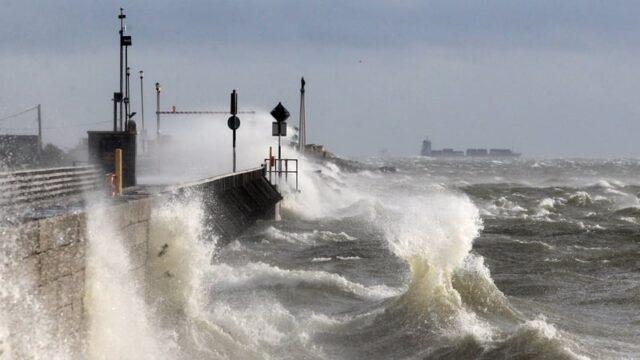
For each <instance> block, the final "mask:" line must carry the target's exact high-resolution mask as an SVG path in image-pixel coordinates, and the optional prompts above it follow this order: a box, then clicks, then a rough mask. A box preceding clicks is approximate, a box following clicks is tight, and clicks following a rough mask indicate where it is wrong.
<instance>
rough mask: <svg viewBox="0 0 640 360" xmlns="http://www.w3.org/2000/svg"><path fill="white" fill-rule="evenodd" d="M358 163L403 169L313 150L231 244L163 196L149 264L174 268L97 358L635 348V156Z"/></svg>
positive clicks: (408, 355)
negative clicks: (349, 165)
mask: <svg viewBox="0 0 640 360" xmlns="http://www.w3.org/2000/svg"><path fill="white" fill-rule="evenodd" d="M364 162H366V163H368V164H369V165H372V166H371V168H372V169H375V168H379V167H386V168H387V169H388V168H395V169H397V171H395V172H377V171H370V170H363V171H355V172H353V171H351V172H345V171H342V170H340V168H339V167H338V166H336V165H334V164H332V163H326V162H307V163H306V169H305V171H304V173H303V174H302V175H301V179H300V188H301V191H300V192H296V191H293V190H292V189H289V190H287V188H286V186H285V185H282V186H281V188H282V190H283V191H284V192H285V200H284V201H283V203H282V206H281V220H279V221H264V222H260V223H258V224H257V225H256V226H254V227H253V228H251V229H250V230H249V232H247V233H246V234H244V235H243V236H241V237H240V238H238V239H234V240H233V241H231V242H229V243H226V244H225V243H217V242H216V241H215V239H214V241H211V240H204V239H205V238H207V239H210V238H211V236H206V237H205V236H203V234H205V233H206V232H207V231H209V230H207V229H208V225H207V224H203V223H202V222H201V221H199V214H200V210H199V209H198V207H197V205H194V204H173V205H171V206H168V207H167V208H165V209H158V210H157V211H156V212H157V213H156V220H155V225H153V229H152V236H153V237H154V241H156V244H155V245H154V246H157V247H158V249H161V248H162V246H164V245H165V244H168V251H167V255H166V256H164V257H163V258H162V260H161V261H159V262H158V263H157V264H156V265H155V266H156V267H157V273H159V274H166V276H163V277H161V278H160V280H158V284H156V285H155V286H154V288H153V289H151V290H149V291H150V298H151V299H154V300H153V301H147V302H146V305H144V306H143V305H142V303H141V304H140V308H139V309H138V310H130V307H129V305H127V304H128V303H127V302H129V301H131V300H130V299H126V301H125V300H123V301H124V302H123V304H122V309H117V308H116V310H115V311H117V312H121V311H136V315H135V316H138V317H140V316H142V315H141V314H144V316H143V317H144V319H142V318H140V319H139V322H136V324H135V325H132V324H130V323H129V322H127V321H125V323H122V324H119V325H118V324H115V325H114V324H111V323H109V324H107V325H105V326H104V329H107V330H109V331H113V329H114V327H115V328H116V329H117V328H118V326H120V327H123V329H121V330H116V331H129V333H130V334H131V337H126V338H125V339H123V338H118V337H113V336H111V337H109V336H106V337H105V336H102V337H100V339H98V340H97V341H95V342H92V344H94V345H95V346H98V348H97V349H98V350H99V351H98V353H102V352H103V351H107V352H110V351H114V352H116V353H125V354H131V352H134V353H135V352H136V351H140V353H139V355H143V354H144V355H145V356H146V355H149V354H153V356H152V357H158V358H203V359H204V358H228V359H248V358H256V359H262V358H269V359H585V358H592V359H606V358H611V359H618V358H635V357H637V356H638V354H639V353H640V345H639V344H638V341H637V340H638V339H639V338H640V313H639V312H638V306H639V305H640V287H639V285H638V284H640V273H639V271H638V270H639V269H640V246H639V243H638V240H639V238H640V237H639V235H640V224H639V222H640V201H639V199H638V194H639V193H640V185H638V180H637V179H638V178H639V176H640V162H638V161H635V160H618V161H608V160H606V161H605V160H544V161H541V160H539V161H536V160H518V159H513V160H493V161H492V160H477V161H471V160H429V159H426V158H405V159H396V160H382V159H367V160H364ZM214 238H215V236H214ZM105 276H106V275H105ZM108 276H112V275H108ZM107 281H109V282H111V284H112V285H111V286H115V287H117V288H116V289H114V291H113V293H124V294H125V295H124V296H128V295H127V294H128V292H122V291H121V290H120V289H119V287H120V286H121V285H120V284H119V281H118V280H117V279H113V278H109V279H107ZM154 292H155V295H154ZM108 301H109V302H110V304H113V303H114V300H113V299H111V298H109V300H108ZM116 303H117V302H116ZM143 308H144V309H143ZM115 315H116V314H111V315H109V316H105V321H106V322H113V321H114V320H113V319H112V318H111V316H115ZM119 315H121V314H119ZM131 316H134V315H133V314H131ZM115 318H116V319H117V316H115ZM124 318H126V319H131V318H130V317H129V316H125V317H124ZM143 324H144V326H143ZM97 328H100V327H99V326H98V327H97ZM105 331H106V330H105ZM98 334H99V332H98ZM114 338H117V340H114ZM104 339H107V340H109V341H104ZM118 342H121V343H118ZM96 344H97V345H96ZM100 344H101V345H100ZM135 357H136V356H132V358H135Z"/></svg>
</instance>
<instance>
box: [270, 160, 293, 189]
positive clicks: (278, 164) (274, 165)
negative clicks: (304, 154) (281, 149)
mask: <svg viewBox="0 0 640 360" xmlns="http://www.w3.org/2000/svg"><path fill="white" fill-rule="evenodd" d="M289 162H292V163H295V164H296V167H295V170H289ZM283 163H284V169H283V168H282V164H283ZM264 164H265V168H266V169H267V173H268V174H269V182H270V183H271V184H274V181H275V180H276V179H275V178H274V177H273V174H274V173H275V174H276V175H277V180H278V181H275V182H280V179H282V175H284V179H285V181H288V179H289V176H288V175H289V174H295V175H296V191H298V159H276V158H271V159H264ZM274 185H275V184H274Z"/></svg>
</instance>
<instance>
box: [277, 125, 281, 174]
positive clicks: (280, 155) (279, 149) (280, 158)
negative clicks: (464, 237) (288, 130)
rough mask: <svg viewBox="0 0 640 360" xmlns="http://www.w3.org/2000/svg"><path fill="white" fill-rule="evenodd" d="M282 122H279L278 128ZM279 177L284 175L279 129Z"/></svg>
mask: <svg viewBox="0 0 640 360" xmlns="http://www.w3.org/2000/svg"><path fill="white" fill-rule="evenodd" d="M281 124H282V123H278V130H279V128H280V126H282V125H281ZM277 170H278V177H281V176H282V150H281V145H280V131H278V168H277Z"/></svg>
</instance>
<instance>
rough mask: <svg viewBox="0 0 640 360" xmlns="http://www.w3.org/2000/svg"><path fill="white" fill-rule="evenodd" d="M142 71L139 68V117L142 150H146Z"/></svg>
mask: <svg viewBox="0 0 640 360" xmlns="http://www.w3.org/2000/svg"><path fill="white" fill-rule="evenodd" d="M143 79H144V72H143V71H142V70H140V117H141V120H140V121H141V126H142V152H143V153H144V152H145V151H146V149H145V146H146V144H145V140H146V137H147V136H146V135H147V132H146V130H145V128H144V80H143Z"/></svg>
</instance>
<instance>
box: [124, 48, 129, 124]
mask: <svg viewBox="0 0 640 360" xmlns="http://www.w3.org/2000/svg"><path fill="white" fill-rule="evenodd" d="M127 49H128V47H125V48H124V64H125V66H126V71H125V74H126V77H125V85H124V89H125V90H124V91H125V92H126V95H125V96H124V106H125V109H124V114H125V119H124V129H123V130H124V131H126V130H127V126H128V125H129V115H130V114H131V104H130V101H131V99H130V98H129V59H128V58H129V56H128V52H129V51H128V50H127Z"/></svg>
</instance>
